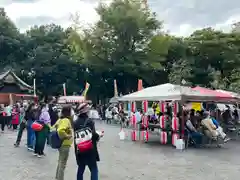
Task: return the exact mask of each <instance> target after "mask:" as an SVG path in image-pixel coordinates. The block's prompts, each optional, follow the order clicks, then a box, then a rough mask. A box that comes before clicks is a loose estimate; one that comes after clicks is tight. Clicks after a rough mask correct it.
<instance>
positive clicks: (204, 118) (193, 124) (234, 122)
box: [149, 104, 239, 146]
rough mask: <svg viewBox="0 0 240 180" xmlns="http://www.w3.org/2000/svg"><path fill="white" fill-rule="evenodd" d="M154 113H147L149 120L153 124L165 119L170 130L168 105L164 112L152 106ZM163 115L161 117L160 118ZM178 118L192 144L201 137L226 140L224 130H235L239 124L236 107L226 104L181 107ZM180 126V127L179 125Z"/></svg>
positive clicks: (227, 139) (169, 107)
mask: <svg viewBox="0 0 240 180" xmlns="http://www.w3.org/2000/svg"><path fill="white" fill-rule="evenodd" d="M153 111H154V113H153V114H152V115H149V122H150V123H153V124H160V121H161V120H162V119H164V120H165V121H166V128H165V129H167V128H169V129H170V130H171V125H172V119H173V113H172V108H171V106H170V105H168V104H167V106H166V112H164V113H162V112H160V108H159V107H157V106H153ZM162 117H163V118H162ZM176 117H177V118H178V119H179V123H180V126H181V125H182V122H184V123H183V124H184V131H185V136H188V135H189V136H190V138H191V140H192V142H194V145H196V146H199V145H202V143H203V138H204V137H207V138H208V139H212V140H219V139H220V140H223V141H224V142H227V141H229V140H230V138H229V137H228V136H227V135H226V133H225V132H226V131H228V130H231V131H235V130H237V128H236V127H237V126H238V124H239V114H238V109H237V107H234V109H230V107H229V106H226V107H225V109H224V110H220V109H218V108H213V109H208V110H206V109H203V110H197V111H196V110H194V109H189V110H187V109H182V110H181V112H179V113H177V116H176ZM180 128H182V127H180Z"/></svg>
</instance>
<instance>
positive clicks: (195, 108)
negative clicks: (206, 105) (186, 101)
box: [192, 102, 202, 111]
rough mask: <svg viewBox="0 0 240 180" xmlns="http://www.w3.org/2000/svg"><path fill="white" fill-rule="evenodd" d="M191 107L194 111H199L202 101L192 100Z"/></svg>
mask: <svg viewBox="0 0 240 180" xmlns="http://www.w3.org/2000/svg"><path fill="white" fill-rule="evenodd" d="M192 109H194V110H195V111H201V110H202V103H197V102H193V103H192Z"/></svg>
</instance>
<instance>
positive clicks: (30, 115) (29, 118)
mask: <svg viewBox="0 0 240 180" xmlns="http://www.w3.org/2000/svg"><path fill="white" fill-rule="evenodd" d="M35 111H36V109H35V104H34V103H31V104H30V105H29V106H28V108H27V110H26V112H25V117H24V120H23V121H22V123H21V124H20V129H19V131H18V136H17V140H16V143H15V146H19V144H20V142H21V139H22V134H23V131H24V129H25V128H26V129H27V148H28V150H29V151H33V150H34V149H33V148H34V141H35V134H34V131H33V129H32V124H33V122H34V121H35V119H36V118H35V113H36V112H35Z"/></svg>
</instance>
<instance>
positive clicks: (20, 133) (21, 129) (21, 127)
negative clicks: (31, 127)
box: [16, 122, 26, 145]
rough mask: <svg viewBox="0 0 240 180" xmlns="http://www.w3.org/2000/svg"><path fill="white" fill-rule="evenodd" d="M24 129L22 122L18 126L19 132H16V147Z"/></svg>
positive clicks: (24, 125)
mask: <svg viewBox="0 0 240 180" xmlns="http://www.w3.org/2000/svg"><path fill="white" fill-rule="evenodd" d="M25 128H26V124H25V123H23V122H22V123H21V124H20V128H19V131H18V136H17V141H16V144H18V145H19V144H20V142H21V139H22V134H23V131H24V129H25Z"/></svg>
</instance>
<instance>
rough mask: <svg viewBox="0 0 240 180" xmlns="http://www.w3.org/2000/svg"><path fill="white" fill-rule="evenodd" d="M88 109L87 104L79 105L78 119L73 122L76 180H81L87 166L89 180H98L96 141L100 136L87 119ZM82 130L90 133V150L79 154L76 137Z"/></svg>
mask: <svg viewBox="0 0 240 180" xmlns="http://www.w3.org/2000/svg"><path fill="white" fill-rule="evenodd" d="M90 109H91V106H90V105H88V104H87V103H83V104H80V105H79V106H78V107H77V114H78V118H77V120H76V121H73V128H74V147H75V156H76V160H77V165H78V170H77V180H83V174H84V171H85V167H86V166H88V168H89V170H90V172H91V180H98V166H97V161H100V158H99V153H98V150H97V141H98V140H99V138H100V136H99V135H98V133H97V132H96V130H95V124H94V121H92V120H91V119H89V118H88V113H89V111H90ZM84 128H87V129H88V130H90V131H91V134H92V138H91V143H92V148H91V149H89V150H88V151H84V152H81V151H80V149H79V144H78V138H77V137H78V136H79V135H78V132H79V131H81V129H84Z"/></svg>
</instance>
